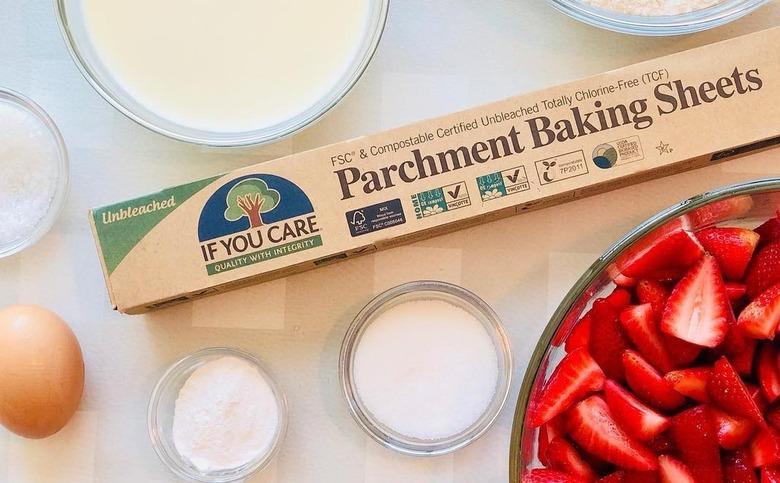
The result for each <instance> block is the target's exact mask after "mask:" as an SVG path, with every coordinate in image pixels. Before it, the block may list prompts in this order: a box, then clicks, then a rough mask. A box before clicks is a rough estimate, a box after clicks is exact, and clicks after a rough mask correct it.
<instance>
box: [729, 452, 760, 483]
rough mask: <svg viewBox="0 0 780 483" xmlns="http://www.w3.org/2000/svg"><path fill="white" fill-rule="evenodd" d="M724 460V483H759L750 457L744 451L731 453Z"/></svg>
mask: <svg viewBox="0 0 780 483" xmlns="http://www.w3.org/2000/svg"><path fill="white" fill-rule="evenodd" d="M723 459H724V461H723V482H724V483H758V478H756V472H755V471H754V470H753V465H752V464H751V463H750V457H749V456H748V454H747V453H746V452H745V451H744V450H740V451H737V452H734V453H729V454H727V455H726V456H725V457H724V458H723Z"/></svg>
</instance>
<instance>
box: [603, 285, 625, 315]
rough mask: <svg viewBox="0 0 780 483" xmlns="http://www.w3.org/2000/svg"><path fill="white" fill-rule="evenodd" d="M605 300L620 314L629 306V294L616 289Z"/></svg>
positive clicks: (622, 289) (621, 289) (619, 288)
mask: <svg viewBox="0 0 780 483" xmlns="http://www.w3.org/2000/svg"><path fill="white" fill-rule="evenodd" d="M605 300H606V301H607V302H609V304H610V305H611V306H612V307H613V308H614V309H615V310H616V311H618V312H620V311H621V310H623V309H625V308H626V307H628V306H629V305H630V304H631V292H629V291H628V290H626V289H624V288H621V287H618V288H616V289H615V290H613V291H612V293H611V294H609V295H607V297H606V299H605Z"/></svg>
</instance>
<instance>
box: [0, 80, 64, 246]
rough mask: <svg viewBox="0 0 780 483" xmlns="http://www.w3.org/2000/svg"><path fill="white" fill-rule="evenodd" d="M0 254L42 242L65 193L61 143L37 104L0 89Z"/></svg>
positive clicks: (52, 125) (60, 210)
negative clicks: (0, 224)
mask: <svg viewBox="0 0 780 483" xmlns="http://www.w3.org/2000/svg"><path fill="white" fill-rule="evenodd" d="M0 172H2V174H0V223H2V226H0V258H3V257H7V256H10V255H13V254H14V253H17V252H20V251H22V250H24V249H25V248H27V247H29V246H30V245H33V244H34V243H35V242H37V241H38V240H40V239H41V238H42V237H43V235H45V234H46V233H47V232H48V231H49V230H50V229H51V228H52V226H54V222H55V221H56V220H57V217H58V216H59V214H60V212H62V208H63V206H64V205H65V199H66V198H67V193H68V181H69V179H70V171H69V168H68V152H67V150H66V149H65V141H64V140H63V139H62V135H61V134H60V131H59V129H57V126H56V125H55V124H54V121H53V120H52V119H51V118H50V117H49V115H48V114H46V111H44V110H43V108H41V107H40V106H39V105H38V104H36V103H35V102H33V101H31V100H30V99H28V98H27V97H25V96H23V95H21V94H19V93H18V92H15V91H12V90H10V89H4V88H0ZM6 210H8V211H6Z"/></svg>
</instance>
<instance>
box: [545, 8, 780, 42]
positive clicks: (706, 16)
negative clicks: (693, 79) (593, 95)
mask: <svg viewBox="0 0 780 483" xmlns="http://www.w3.org/2000/svg"><path fill="white" fill-rule="evenodd" d="M549 1H550V4H552V6H553V7H555V8H556V9H558V10H560V11H561V12H563V13H565V14H567V15H569V16H570V17H573V18H575V19H577V20H580V21H582V22H585V23H587V24H590V25H594V26H596V27H601V28H604V29H607V30H612V31H615V32H622V33H627V34H634V35H653V36H662V35H680V34H688V33H692V32H699V31H701V30H707V29H711V28H713V27H718V26H720V25H723V24H726V23H728V22H731V21H733V20H736V19H738V18H740V17H742V16H744V15H747V14H748V13H750V12H752V11H753V10H755V9H757V8H758V7H760V6H762V5H764V4H766V3H769V0H549Z"/></svg>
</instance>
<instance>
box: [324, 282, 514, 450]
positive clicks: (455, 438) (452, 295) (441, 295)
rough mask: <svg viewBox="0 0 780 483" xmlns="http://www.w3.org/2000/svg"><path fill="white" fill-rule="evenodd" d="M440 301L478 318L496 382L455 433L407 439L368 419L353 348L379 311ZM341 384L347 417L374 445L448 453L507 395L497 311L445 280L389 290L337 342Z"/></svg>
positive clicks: (508, 356)
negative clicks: (492, 353) (491, 349)
mask: <svg viewBox="0 0 780 483" xmlns="http://www.w3.org/2000/svg"><path fill="white" fill-rule="evenodd" d="M431 299H435V300H444V301H447V302H449V303H451V304H453V305H456V306H457V307H460V308H462V309H464V310H466V311H468V312H469V313H471V314H472V315H474V316H475V317H476V318H477V319H478V320H479V321H481V322H482V323H483V324H484V326H485V329H486V330H487V332H488V334H489V335H490V337H491V338H492V339H493V343H494V345H495V348H496V353H497V355H498V383H497V386H496V389H495V393H494V394H493V398H492V400H491V401H490V404H489V405H488V407H487V408H486V409H485V412H484V413H483V414H482V416H481V417H480V418H479V419H478V420H477V421H475V422H474V424H472V425H471V426H470V427H468V428H466V429H465V430H464V431H463V432H461V433H459V434H454V435H452V436H449V437H447V438H442V439H436V440H424V439H418V438H412V437H408V436H405V435H403V434H400V433H398V432H396V431H394V430H393V429H392V428H389V427H387V426H386V425H384V424H382V423H381V422H380V421H378V420H377V419H376V418H374V417H373V415H372V414H371V412H370V411H369V410H368V409H367V408H366V407H365V405H364V404H363V402H362V401H361V399H360V395H359V394H358V391H357V389H356V387H355V383H354V370H353V361H354V356H355V349H356V348H357V346H358V344H359V343H360V338H361V336H362V335H363V332H364V331H365V329H366V327H368V325H369V324H371V322H373V321H374V320H375V318H376V316H377V315H379V314H380V313H381V312H382V311H384V310H386V309H388V308H390V307H392V306H394V305H397V304H399V303H404V302H408V301H411V300H431ZM339 375H340V377H341V387H342V389H343V392H344V397H345V398H346V401H347V405H348V406H349V410H350V412H351V414H352V417H353V418H354V419H355V421H356V422H357V423H358V425H360V427H361V428H363V430H364V431H365V432H366V433H367V434H368V435H369V436H371V437H372V438H373V439H374V440H375V441H377V442H378V443H379V444H381V445H383V446H385V447H387V448H390V449H393V450H395V451H398V452H400V453H403V454H407V455H412V456H438V455H442V454H446V453H451V452H453V451H456V450H458V449H460V448H463V447H464V446H467V445H469V444H470V443H472V442H473V441H475V440H477V439H478V438H479V437H480V436H482V435H483V434H484V433H485V432H486V431H487V430H488V429H489V428H490V426H491V425H492V424H493V423H494V422H495V420H496V419H497V418H498V415H499V413H500V412H501V409H502V408H503V407H504V403H505V402H506V399H507V396H508V395H509V385H510V382H511V379H512V351H511V348H510V345H509V338H508V337H507V336H506V333H505V332H504V328H503V326H502V325H501V321H500V320H499V318H498V315H496V313H495V312H494V311H493V309H491V308H490V306H489V305H487V304H486V303H485V302H484V301H483V300H482V299H480V298H479V297H477V296H476V295H475V294H473V293H471V292H469V291H468V290H466V289H464V288H461V287H458V286H457V285H452V284H450V283H446V282H439V281H433V280H422V281H417V282H409V283H405V284H403V285H399V286H397V287H395V288H391V289H390V290H387V291H386V292H384V293H382V294H380V295H378V296H377V297H376V298H374V299H373V300H372V301H371V302H369V303H368V305H366V306H365V307H364V308H363V310H361V311H360V313H358V315H357V316H356V317H355V320H354V321H353V322H352V325H351V326H350V328H349V330H348V331H347V334H346V335H345V337H344V341H343V343H342V345H341V356H340V359H339Z"/></svg>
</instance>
